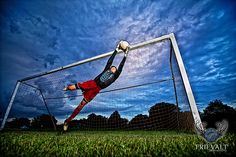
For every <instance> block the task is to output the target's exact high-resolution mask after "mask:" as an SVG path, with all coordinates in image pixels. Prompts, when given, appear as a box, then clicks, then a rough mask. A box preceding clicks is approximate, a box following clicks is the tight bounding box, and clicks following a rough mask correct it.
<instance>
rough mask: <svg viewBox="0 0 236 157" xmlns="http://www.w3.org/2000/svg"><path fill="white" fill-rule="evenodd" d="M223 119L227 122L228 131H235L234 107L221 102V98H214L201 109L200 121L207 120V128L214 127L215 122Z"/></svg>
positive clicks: (235, 114)
mask: <svg viewBox="0 0 236 157" xmlns="http://www.w3.org/2000/svg"><path fill="white" fill-rule="evenodd" d="M223 119H226V120H227V121H228V122H229V131H236V109H234V108H233V107H230V106H228V105H227V104H223V102H222V101H221V100H214V101H211V102H210V103H209V104H208V106H207V107H206V109H205V110H203V115H202V121H205V122H207V128H209V127H215V123H216V122H217V121H222V120H223Z"/></svg>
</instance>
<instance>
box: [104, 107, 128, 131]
mask: <svg viewBox="0 0 236 157" xmlns="http://www.w3.org/2000/svg"><path fill="white" fill-rule="evenodd" d="M127 124H128V120H127V119H125V118H121V117H120V114H119V112H118V111H115V112H113V113H112V114H111V116H110V117H109V119H108V127H109V128H116V129H121V128H126V127H127Z"/></svg>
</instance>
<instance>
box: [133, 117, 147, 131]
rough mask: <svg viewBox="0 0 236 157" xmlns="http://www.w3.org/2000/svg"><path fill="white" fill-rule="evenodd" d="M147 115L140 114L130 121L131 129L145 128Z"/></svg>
mask: <svg viewBox="0 0 236 157" xmlns="http://www.w3.org/2000/svg"><path fill="white" fill-rule="evenodd" d="M147 120H148V116H147V115H142V114H138V115H137V116H135V117H134V118H133V119H131V121H130V122H129V128H130V129H145V128H146V126H147Z"/></svg>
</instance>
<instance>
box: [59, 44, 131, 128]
mask: <svg viewBox="0 0 236 157" xmlns="http://www.w3.org/2000/svg"><path fill="white" fill-rule="evenodd" d="M120 50H122V51H123V52H124V57H123V59H122V61H121V62H120V65H119V67H118V68H116V67H115V66H114V65H112V63H113V60H114V58H115V56H116V54H117V52H118V51H120ZM128 51H129V43H128V42H126V41H120V43H119V44H118V45H117V47H116V49H115V51H114V52H113V54H112V55H111V57H110V58H109V59H108V61H107V64H106V66H105V68H104V70H103V71H102V72H101V73H100V74H99V75H98V76H97V77H96V78H95V79H94V80H89V81H86V82H83V83H76V84H72V85H69V86H68V87H66V88H64V89H63V90H64V91H67V90H70V91H72V90H77V89H80V90H81V91H82V93H83V96H84V98H83V100H82V101H81V102H80V104H79V105H78V106H77V107H76V108H75V110H74V111H73V113H72V114H71V115H70V117H69V118H67V119H66V120H65V122H64V126H63V130H64V131H67V129H68V124H69V123H70V121H71V120H72V119H73V118H74V117H75V116H76V115H77V114H79V112H80V111H81V110H82V108H83V107H84V106H85V105H86V104H87V103H89V102H90V101H91V100H92V99H93V98H94V97H95V96H96V95H97V94H98V93H99V92H100V91H101V90H102V89H104V88H106V87H108V86H110V85H111V84H112V83H113V82H115V80H116V79H117V78H118V77H119V76H120V74H121V72H122V69H123V66H124V64H125V61H126V57H127V55H128Z"/></svg>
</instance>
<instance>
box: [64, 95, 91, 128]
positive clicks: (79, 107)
mask: <svg viewBox="0 0 236 157" xmlns="http://www.w3.org/2000/svg"><path fill="white" fill-rule="evenodd" d="M87 103H88V102H87V101H86V100H85V99H83V100H82V101H81V102H80V104H79V105H78V106H77V107H76V108H75V110H74V111H73V113H72V114H71V115H70V117H69V118H67V119H66V120H65V122H64V126H63V130H64V131H67V129H68V124H69V123H70V121H71V120H72V119H73V118H75V116H76V115H77V114H79V112H80V111H81V110H82V108H83V107H84V106H85V105H86V104H87Z"/></svg>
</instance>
